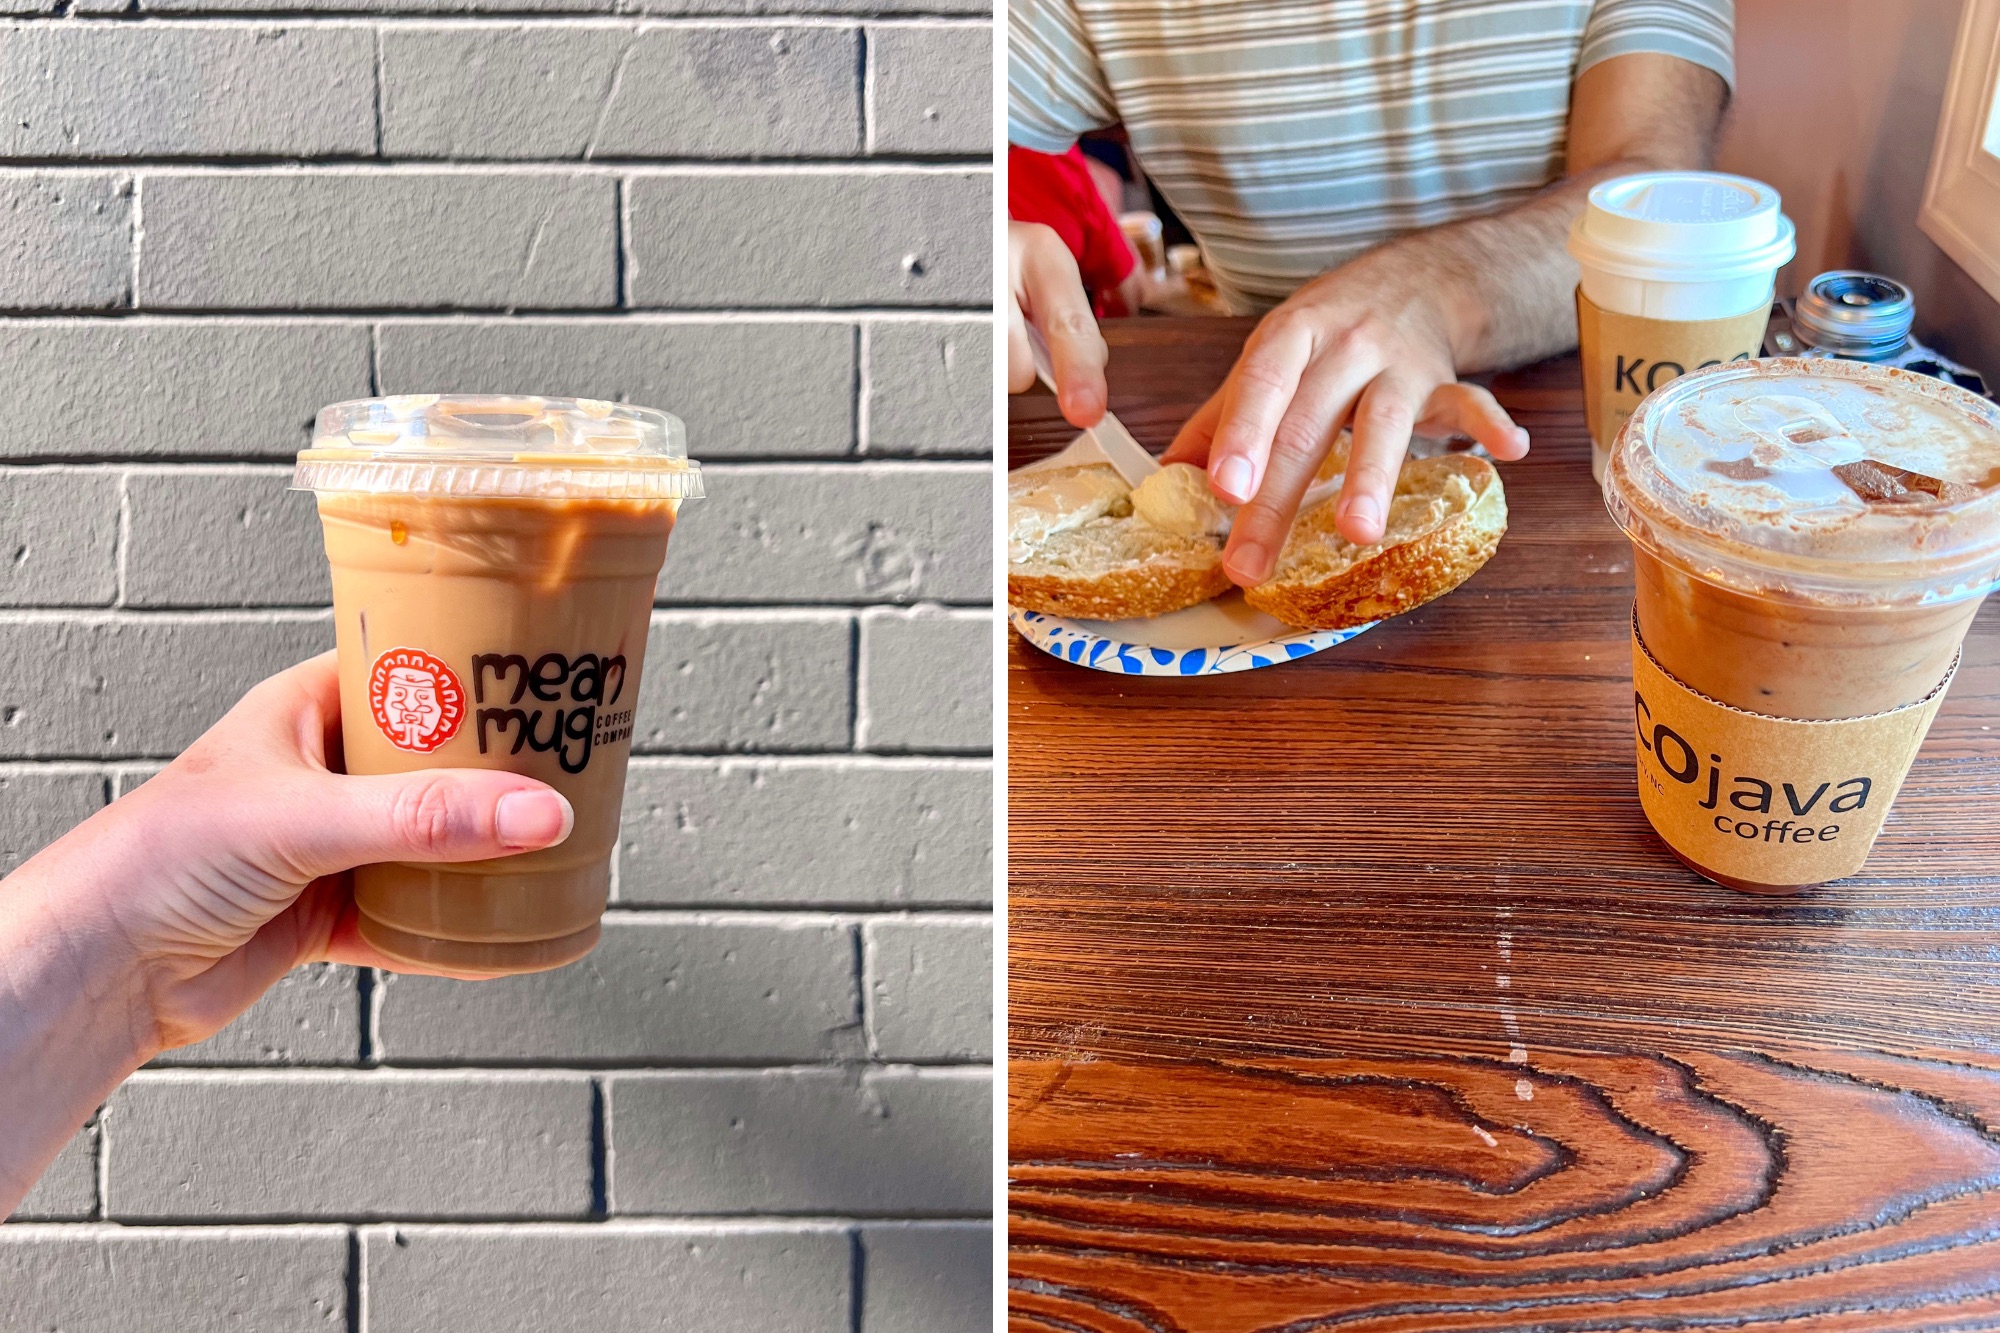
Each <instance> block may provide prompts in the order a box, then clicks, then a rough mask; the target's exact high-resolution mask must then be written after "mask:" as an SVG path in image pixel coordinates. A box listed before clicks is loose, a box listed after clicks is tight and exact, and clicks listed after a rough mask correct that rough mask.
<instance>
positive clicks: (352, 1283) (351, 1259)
mask: <svg viewBox="0 0 2000 1333" xmlns="http://www.w3.org/2000/svg"><path fill="white" fill-rule="evenodd" d="M345 1277H346V1279H347V1333H361V1330H362V1329H363V1328H365V1327H366V1326H367V1323H368V1276H367V1273H366V1271H365V1270H364V1269H363V1267H362V1263H361V1232H360V1229H359V1228H357V1227H349V1228H348V1229H347V1272H346V1274H345Z"/></svg>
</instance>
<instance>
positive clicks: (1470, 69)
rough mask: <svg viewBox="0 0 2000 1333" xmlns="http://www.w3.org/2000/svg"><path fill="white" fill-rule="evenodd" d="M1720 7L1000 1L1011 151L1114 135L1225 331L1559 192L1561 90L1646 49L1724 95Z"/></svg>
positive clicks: (1728, 62)
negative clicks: (1203, 277) (1140, 172)
mask: <svg viewBox="0 0 2000 1333" xmlns="http://www.w3.org/2000/svg"><path fill="white" fill-rule="evenodd" d="M1734 24H1735V13H1734V8H1733V4H1732V0H1597V3H1595V4H1592V3H1591V0H1011V3H1010V4H1009V5H1008V15H1007V26H1008V38H1007V42H1008V60H1007V83H1008V125H1009V138H1010V139H1011V140H1012V141H1013V142H1014V143H1017V144H1020V145H1021V146H1022V147H1025V148H1033V149H1038V150H1040V151H1042V152H1045V153H1059V152H1063V151H1065V150H1067V149H1068V148H1069V146H1070V145H1071V144H1072V143H1074V142H1075V141H1076V138H1077V136H1078V135H1079V134H1081V133H1083V132H1084V131H1086V130H1092V129H1101V128H1104V127H1106V126H1110V125H1118V124H1122V125H1123V126H1124V127H1125V130H1126V133H1127V134H1128V135H1129V136H1130V139H1131V143H1132V150H1133V155H1134V156H1135V157H1136V158H1137V159H1138V162H1139V165H1140V166H1141V167H1142V168H1143V169H1144V170H1145V171H1146V173H1147V174H1148V175H1149V176H1151V177H1152V179H1153V181H1154V183H1155V184H1156V185H1158V186H1159V189H1160V192H1161V194H1163V195H1164V196H1165V197H1166V199H1167V202H1168V203H1170V204H1171V205H1173V208H1174V210H1175V212H1177V213H1179V214H1180V215H1181V219H1182V220H1183V221H1184V222H1186V223H1187V226H1188V230H1189V231H1191V232H1192V233H1194V235H1195V238H1196V239H1197V240H1199V241H1200V242H1201V247H1202V253H1203V257H1204V260H1205V262H1206V264H1207V267H1208V269H1209V271H1210V272H1211V273H1212V274H1213V275H1214V277H1215V280H1216V284H1217V286H1218V288H1219V289H1220V290H1221V292H1222V295H1223V297H1224V298H1225V299H1226V300H1227V301H1228V302H1229V304H1230V305H1231V307H1232V308H1234V309H1235V310H1237V311H1238V312H1239V313H1244V314H1250V313H1255V312H1258V311H1261V310H1264V309H1268V308H1269V307H1270V306H1271V305H1273V304H1275V303H1276V302H1278V301H1280V300H1283V299H1284V298H1285V297H1286V296H1288V295H1290V294H1291V292H1292V291H1293V290H1295V289H1296V288H1297V287H1299V286H1300V285H1301V284H1302V283H1305V282H1306V281H1308V280H1310V279H1311V278H1313V277H1316V276H1317V275H1319V274H1320V273H1323V272H1325V271H1326V270H1327V269H1330V268H1333V267H1335V266H1336V265H1338V264H1340V263H1341V262H1342V261H1343V260H1346V259H1348V258H1350V257H1352V256H1353V255H1355V254H1358V253H1359V252H1360V251H1362V250H1364V249H1366V248H1367V247H1369V246H1371V245H1374V244H1376V243H1378V242H1381V241H1384V240H1388V239H1390V238H1391V237H1395V236H1399V235H1402V234H1403V233H1405V232H1409V231H1415V230H1417V229H1420V228H1424V227H1431V226H1436V225H1438V224H1440V223H1445V222H1451V221H1454V220H1456V219H1458V218H1465V217H1473V216H1476V215H1478V214H1481V213H1491V212H1493V211H1495V210H1497V209H1501V208H1504V207H1506V206H1508V205H1510V204H1513V203H1516V202H1518V201H1520V200H1522V199H1525V198H1527V197H1528V196H1529V195H1531V194H1533V193H1535V191H1537V190H1539V189H1541V188H1542V187H1543V186H1545V185H1547V184H1548V183H1549V182H1551V181H1553V180H1555V179H1556V178H1558V177H1559V176H1561V175H1562V170H1563V143H1564V138H1565V134H1566V129H1567V121H1568V116H1569V94H1570V84H1571V82H1572V80H1574V79H1575V77H1576V76H1577V74H1578V73H1580V72H1581V71H1583V70H1584V69H1587V68H1588V67H1590V66H1591V65H1594V64H1596V63H1597V62H1598V61H1600V60H1606V59H1609V58H1610V57H1612V56H1619V55H1627V54H1630V53H1632V52H1635V51H1652V52H1660V53H1664V54H1666V55H1672V56H1679V57H1680V58H1682V59H1684V60H1689V61H1693V62H1694V63H1695V64H1697V65H1702V66H1705V67H1706V68H1708V69H1712V70H1714V71H1715V72H1716V73H1718V74H1720V75H1721V76H1722V77H1723V79H1724V80H1725V81H1730V80H1733V78H1734V69H1733V63H1732V59H1731V53H1732V46H1733V35H1734Z"/></svg>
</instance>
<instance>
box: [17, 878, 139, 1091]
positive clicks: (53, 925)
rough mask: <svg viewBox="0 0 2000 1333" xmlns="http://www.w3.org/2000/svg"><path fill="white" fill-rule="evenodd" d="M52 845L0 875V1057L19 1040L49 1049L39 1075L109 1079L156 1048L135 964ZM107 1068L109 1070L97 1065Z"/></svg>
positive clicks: (128, 1069)
mask: <svg viewBox="0 0 2000 1333" xmlns="http://www.w3.org/2000/svg"><path fill="white" fill-rule="evenodd" d="M54 855H56V849H51V851H50V852H49V853H45V854H44V855H43V856H41V857H36V858H34V859H32V860H30V861H29V862H28V863H27V864H26V865H24V866H22V867H21V868H20V869H19V870H17V871H15V872H14V873H13V874H12V875H9V876H8V877H7V879H6V880H5V881H0V995H5V996H6V1002H7V1005H8V1007H9V1011H10V1012H9V1017H10V1018H19V1019H21V1020H23V1021H22V1022H21V1023H19V1024H13V1023H10V1024H9V1026H8V1027H7V1028H6V1029H5V1030H0V1060H5V1059H6V1058H7V1053H8V1050H9V1049H11V1048H12V1047H15V1046H19V1045H20V1044H22V1042H23V1041H35V1040H40V1041H44V1042H46V1043H47V1044H48V1045H49V1046H50V1048H51V1049H52V1050H54V1051H56V1052H58V1054H57V1055H56V1056H55V1057H54V1058H53V1059H52V1060H51V1062H50V1064H49V1066H48V1071H49V1072H50V1073H51V1074H52V1075H53V1074H62V1075H67V1074H69V1073H70V1072H72V1071H74V1072H75V1073H76V1074H77V1075H78V1076H79V1078H80V1079H82V1080H83V1081H86V1082H88V1081H91V1080H92V1079H95V1078H99V1077H109V1078H110V1079H111V1081H112V1082H113V1083H114V1084H115V1082H116V1081H117V1080H118V1079H122V1078H123V1077H124V1076H125V1075H126V1074H129V1073H130V1072H131V1071H132V1070H134V1069H137V1068H138V1067H139V1066H140V1065H143V1064H145V1063H146V1061H148V1060H150V1059H152V1058H153V1057H154V1056H155V1055H158V1054H159V1052H160V1044H159V1037H158V1030H157V1024H156V1023H155V1022H154V1021H153V1014H152V1003H151V999H150V996H149V991H148V987H147V984H146V980H147V979H146V976H145V972H144V969H143V968H142V967H141V965H140V960H139V959H137V958H136V957H135V956H134V955H133V952H132V950H131V949H130V947H129V946H128V944H127V942H126V941H125V939H124V937H123V936H122V934H121V933H120V932H119V931H118V929H117V926H116V923H115V922H113V921H111V920H110V919H109V918H108V916H106V915H105V914H103V913H102V912H100V911H98V910H96V904H94V903H92V902H91V901H90V899H91V897H92V896H93V895H90V894H89V893H88V892H87V891H86V890H83V889H82V888H81V886H78V887H77V889H76V891H65V887H64V886H65V883H66V882H68V881H69V880H70V878H71V877H70V876H69V875H68V874H67V873H66V871H67V870H68V869H69V868H68V867H65V866H63V865H62V863H61V862H60V860H56V861H54V863H53V864H47V865H45V864H44V861H46V860H50V859H51V858H52V857H53V856H54ZM100 1070H109V1071H116V1072H115V1073H112V1074H109V1075H103V1074H99V1073H98V1072H97V1071H100Z"/></svg>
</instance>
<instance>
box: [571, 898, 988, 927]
mask: <svg viewBox="0 0 2000 1333" xmlns="http://www.w3.org/2000/svg"><path fill="white" fill-rule="evenodd" d="M611 911H618V912H628V913H631V915H630V916H628V917H615V918H612V919H613V920H625V921H641V920H645V921H652V920H656V919H658V918H659V917H661V916H663V915H666V914H668V913H673V912H729V913H740V914H741V915H743V916H744V917H745V918H746V919H744V920H742V921H735V922H731V923H729V924H731V925H739V926H749V925H767V924H769V923H768V922H767V921H765V920H762V919H761V918H764V917H767V916H782V915H787V914H796V913H808V914H809V913H815V912H819V913H827V914H833V915H838V916H842V917H851V918H853V920H852V921H850V922H848V924H850V925H867V924H868V923H870V922H873V921H919V922H924V923H927V924H930V923H937V924H943V925H974V924H977V923H979V922H991V921H992V919H993V909H992V908H991V907H990V906H987V905H985V904H982V903H882V904H879V905H878V904H874V903H836V904H831V905H826V904H819V905H816V904H813V903H772V904H770V905H769V906H768V907H743V906H740V905H737V904H734V903H697V904H689V903H660V904H658V905H657V906H648V905H647V904H645V903H621V904H614V905H613V907H611V908H607V909H606V912H607V914H608V913H609V912H611ZM825 924H829V925H832V924H838V923H835V922H827V923H825Z"/></svg>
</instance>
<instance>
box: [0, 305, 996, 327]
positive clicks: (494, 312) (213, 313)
mask: <svg viewBox="0 0 2000 1333" xmlns="http://www.w3.org/2000/svg"><path fill="white" fill-rule="evenodd" d="M992 318H993V309H992V307H991V306H976V305H922V306H888V305H856V306H768V307H767V306H650V307H637V308H633V309H629V310H619V309H616V308H614V307H611V306H591V307H587V308H583V309H577V310H522V311H518V312H516V313H514V314H507V313H505V312H504V311H503V310H502V309H501V308H499V307H497V306H496V307H493V308H490V309H489V308H487V307H479V308H476V309H475V308H470V307H468V308H466V309H462V310H460V309H451V308H437V309H428V310H426V309H414V308H412V309H389V308H368V307H360V306H356V307H352V308H349V309H328V310H324V311H301V310H295V309H294V310H287V309H273V310H247V309H234V308H223V307H217V308H215V309H212V310H199V309H194V310H159V309H152V308H146V309H130V310H127V309H105V310H56V309H33V308H26V307H24V308H21V309H17V310H12V311H6V310H0V328H5V327H7V326H8V325H25V326H32V325H36V324H63V325H72V326H85V327H87V326H90V325H96V324H102V325H104V326H106V327H107V328H108V327H111V326H114V325H119V324H131V325H135V326H138V327H159V328H258V327H263V326H265V325H272V324H277V325H294V324H298V325H308V326H321V325H336V326H345V325H350V324H365V323H368V322H370V321H376V320H385V321H393V322H395V323H400V324H418V325H452V324H459V325H465V326H468V327H492V326H495V325H514V324H527V325H533V326H536V327H543V326H548V325H555V324H580V323H581V324H596V325H617V324H660V325H688V326H691V327H702V326H707V325H713V324H853V323H855V322H857V321H864V320H865V321H873V322H877V323H896V324H986V325H987V326H988V327H989V329H990V327H991V324H990V321H991V320H992Z"/></svg>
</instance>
